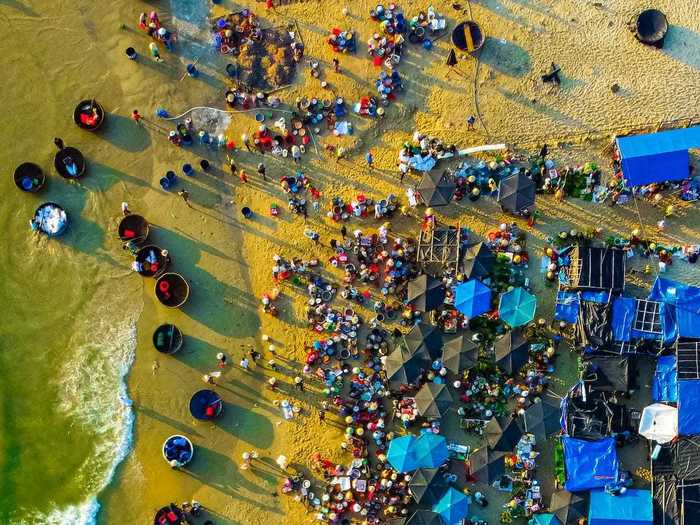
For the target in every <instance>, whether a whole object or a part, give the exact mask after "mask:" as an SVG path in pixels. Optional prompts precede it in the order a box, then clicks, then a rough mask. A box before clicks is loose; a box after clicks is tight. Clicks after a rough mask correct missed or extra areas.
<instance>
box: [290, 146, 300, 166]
mask: <svg viewBox="0 0 700 525" xmlns="http://www.w3.org/2000/svg"><path fill="white" fill-rule="evenodd" d="M292 158H293V159H294V162H295V163H296V164H297V165H299V164H301V149H299V146H297V145H296V144H294V146H292Z"/></svg>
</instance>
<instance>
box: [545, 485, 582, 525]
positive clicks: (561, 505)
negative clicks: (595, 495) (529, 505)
mask: <svg viewBox="0 0 700 525" xmlns="http://www.w3.org/2000/svg"><path fill="white" fill-rule="evenodd" d="M585 495H586V493H585V492H579V493H571V492H568V491H566V490H559V491H557V492H555V493H554V494H552V501H551V502H550V504H549V510H550V511H551V512H553V513H554V515H555V516H556V517H557V518H559V521H560V522H561V525H579V523H580V521H579V520H580V519H581V518H588V498H586V497H585Z"/></svg>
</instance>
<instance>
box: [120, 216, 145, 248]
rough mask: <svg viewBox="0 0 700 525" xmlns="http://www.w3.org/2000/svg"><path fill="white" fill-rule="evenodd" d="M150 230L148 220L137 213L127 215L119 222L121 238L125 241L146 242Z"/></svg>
mask: <svg viewBox="0 0 700 525" xmlns="http://www.w3.org/2000/svg"><path fill="white" fill-rule="evenodd" d="M149 231H150V226H149V225H148V221H147V220H146V219H144V218H143V217H141V216H140V215H136V214H135V213H130V214H129V215H126V216H125V217H124V218H123V219H122V220H121V222H120V223H119V238H120V239H121V240H122V241H123V242H131V241H134V242H137V243H141V242H145V241H146V239H147V238H148V233H149Z"/></svg>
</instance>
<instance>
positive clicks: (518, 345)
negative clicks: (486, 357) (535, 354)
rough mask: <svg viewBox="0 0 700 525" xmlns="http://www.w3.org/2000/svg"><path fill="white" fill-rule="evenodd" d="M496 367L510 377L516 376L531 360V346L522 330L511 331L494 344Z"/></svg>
mask: <svg viewBox="0 0 700 525" xmlns="http://www.w3.org/2000/svg"><path fill="white" fill-rule="evenodd" d="M493 347H494V350H495V353H496V366H498V368H500V369H501V370H503V371H504V372H505V373H507V374H509V375H514V374H516V373H517V372H518V370H520V369H521V368H522V367H523V366H525V364H526V363H527V361H528V359H529V352H528V351H529V348H530V345H529V343H528V342H527V339H525V336H524V335H523V333H522V331H521V330H510V331H509V332H507V333H506V334H505V335H503V336H502V337H501V338H499V339H496V342H495V343H494V344H493Z"/></svg>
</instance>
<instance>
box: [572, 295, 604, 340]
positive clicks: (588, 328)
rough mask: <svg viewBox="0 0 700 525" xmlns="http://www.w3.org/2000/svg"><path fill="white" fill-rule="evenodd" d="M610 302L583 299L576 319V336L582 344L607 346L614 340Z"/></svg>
mask: <svg viewBox="0 0 700 525" xmlns="http://www.w3.org/2000/svg"><path fill="white" fill-rule="evenodd" d="M611 312H612V307H611V305H610V304H599V303H591V302H589V301H581V304H580V307H579V313H578V319H577V321H576V328H575V336H576V340H577V342H579V343H580V344H581V345H582V346H586V345H590V346H592V347H594V348H603V347H607V346H608V345H609V344H610V343H611V342H612V330H611V329H610V321H611V317H612V316H611Z"/></svg>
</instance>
